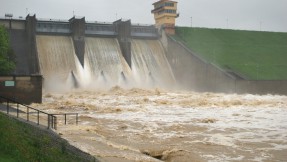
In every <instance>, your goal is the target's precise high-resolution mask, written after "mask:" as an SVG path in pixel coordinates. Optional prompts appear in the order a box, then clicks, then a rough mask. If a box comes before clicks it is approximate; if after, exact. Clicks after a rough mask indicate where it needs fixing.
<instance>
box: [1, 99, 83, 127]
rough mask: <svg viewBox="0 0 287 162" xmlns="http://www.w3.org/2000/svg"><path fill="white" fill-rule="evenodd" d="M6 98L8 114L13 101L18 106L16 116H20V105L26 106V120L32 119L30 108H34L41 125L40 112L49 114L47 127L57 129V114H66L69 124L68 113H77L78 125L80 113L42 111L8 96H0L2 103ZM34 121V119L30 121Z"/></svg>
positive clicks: (38, 123) (38, 122)
mask: <svg viewBox="0 0 287 162" xmlns="http://www.w3.org/2000/svg"><path fill="white" fill-rule="evenodd" d="M2 99H4V100H6V112H7V114H9V113H10V105H9V104H10V103H13V104H17V108H16V117H17V118H19V111H20V110H19V105H21V106H24V107H25V108H26V120H27V121H30V110H34V111H36V113H37V122H36V123H37V125H40V113H42V114H45V115H47V129H50V128H52V129H55V130H56V129H57V116H60V115H62V116H64V117H65V125H66V124H67V115H75V116H76V125H78V122H79V120H78V117H79V114H78V113H63V114H50V113H46V112H44V111H41V110H38V109H36V108H33V107H30V106H28V105H25V104H22V103H20V102H17V101H15V100H12V99H9V98H6V97H3V96H0V103H1V100H2ZM30 122H32V121H30Z"/></svg>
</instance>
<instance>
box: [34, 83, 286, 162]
mask: <svg viewBox="0 0 287 162" xmlns="http://www.w3.org/2000/svg"><path fill="white" fill-rule="evenodd" d="M33 106H34V107H38V108H41V109H43V110H45V111H49V112H78V113H80V123H79V125H78V126H75V125H68V126H63V125H62V124H61V123H62V122H63V121H62V119H60V118H59V119H58V120H59V129H58V133H60V134H61V135H62V137H63V138H66V139H67V140H68V141H69V142H70V143H71V144H73V145H75V146H77V147H79V148H81V149H82V150H84V151H87V152H89V153H91V154H92V155H95V156H97V157H99V158H100V159H101V160H103V161H111V162H113V161H123V162H124V161H144V162H145V161H166V162H171V161H176V162H189V161H216V162H217V161H274V162H275V161H285V160H286V159H287V154H286V152H287V118H286V116H287V97H286V96H277V95H263V96H259V95H250V94H245V95H236V94H217V93H194V92H182V91H178V92H175V91H164V90H161V89H138V88H132V89H122V88H120V87H113V88H111V89H109V90H106V91H100V90H98V91H74V92H70V93H65V94H60V93H53V94H51V93H50V94H45V96H44V103H43V104H41V105H36V104H35V105H33Z"/></svg>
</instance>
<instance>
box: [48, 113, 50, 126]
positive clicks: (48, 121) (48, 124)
mask: <svg viewBox="0 0 287 162" xmlns="http://www.w3.org/2000/svg"><path fill="white" fill-rule="evenodd" d="M49 128H50V114H48V129H49Z"/></svg>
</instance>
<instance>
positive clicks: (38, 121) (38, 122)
mask: <svg viewBox="0 0 287 162" xmlns="http://www.w3.org/2000/svg"><path fill="white" fill-rule="evenodd" d="M39 114H40V111H39V110H38V116H37V117H38V120H37V124H38V125H39V124H40V119H39V118H40V117H39Z"/></svg>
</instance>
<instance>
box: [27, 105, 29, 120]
mask: <svg viewBox="0 0 287 162" xmlns="http://www.w3.org/2000/svg"><path fill="white" fill-rule="evenodd" d="M27 121H29V107H27Z"/></svg>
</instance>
